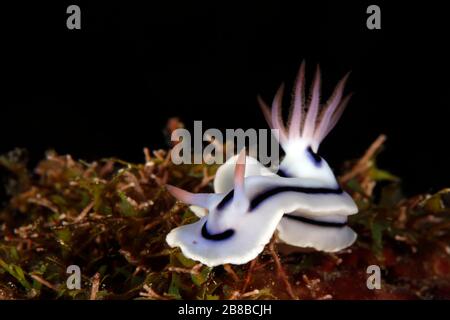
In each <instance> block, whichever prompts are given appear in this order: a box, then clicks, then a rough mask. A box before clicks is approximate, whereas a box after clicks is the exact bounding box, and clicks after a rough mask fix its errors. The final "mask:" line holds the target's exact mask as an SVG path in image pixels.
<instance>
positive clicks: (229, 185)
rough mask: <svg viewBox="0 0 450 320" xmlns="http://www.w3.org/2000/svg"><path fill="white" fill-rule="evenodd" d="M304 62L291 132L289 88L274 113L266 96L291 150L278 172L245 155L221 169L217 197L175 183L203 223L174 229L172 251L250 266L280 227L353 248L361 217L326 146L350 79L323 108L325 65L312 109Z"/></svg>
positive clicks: (298, 241)
mask: <svg viewBox="0 0 450 320" xmlns="http://www.w3.org/2000/svg"><path fill="white" fill-rule="evenodd" d="M304 70H305V66H304V63H302V65H301V67H300V72H299V76H298V78H297V81H296V85H295V88H294V94H293V102H292V106H291V112H290V116H289V121H288V124H289V125H288V128H286V127H285V125H284V124H283V121H282V118H281V110H280V106H281V99H282V95H283V90H282V87H281V88H280V89H279V90H278V92H277V94H276V96H275V99H274V101H273V104H272V109H271V110H269V108H268V107H267V105H266V104H265V103H264V102H263V101H262V99H260V98H259V102H260V105H261V107H262V110H263V113H264V115H265V117H266V119H267V121H268V123H269V125H270V127H271V128H272V129H278V130H279V142H280V145H281V147H282V148H283V150H284V152H285V157H284V159H283V160H282V161H281V163H280V167H279V171H278V174H275V173H273V172H272V171H270V170H269V169H267V168H266V167H264V166H263V165H262V164H261V163H259V162H258V161H257V160H256V159H254V158H251V157H249V156H245V150H242V151H241V153H240V154H239V155H238V156H234V157H232V158H230V159H228V160H227V162H226V163H225V164H223V165H222V166H221V167H219V169H218V170H217V173H216V177H215V180H214V190H215V193H208V194H206V193H200V194H193V193H189V192H187V191H184V190H181V189H179V188H176V187H173V186H167V188H168V190H169V192H170V193H171V194H172V195H173V196H174V197H176V198H177V199H178V200H180V201H183V202H185V203H188V204H191V209H192V211H193V212H194V213H195V214H196V215H197V216H198V217H199V218H200V220H199V221H197V222H195V223H192V224H189V225H184V226H181V227H178V228H175V229H173V230H172V231H171V232H170V233H169V234H168V235H167V238H166V240H167V243H168V244H169V245H170V246H171V247H180V248H181V251H182V252H183V254H184V255H185V256H187V257H188V258H191V259H193V260H198V261H200V262H201V263H203V264H205V265H208V266H217V265H221V264H226V263H231V264H243V263H246V262H248V261H250V260H252V259H254V258H255V257H256V256H257V255H258V254H259V253H261V251H262V250H263V249H264V246H265V245H266V244H267V243H268V242H269V241H270V239H271V237H272V235H273V233H274V232H275V230H278V238H279V239H280V240H281V241H282V242H285V243H287V244H289V245H293V246H298V247H310V248H315V249H317V250H323V251H328V252H335V251H339V250H341V249H343V248H346V247H348V246H350V245H351V244H352V243H353V242H354V241H355V239H356V233H355V232H354V231H353V230H352V229H351V228H350V227H348V226H347V217H348V216H349V215H352V214H355V213H357V212H358V208H357V206H356V204H355V203H354V201H353V199H352V198H351V197H350V196H349V195H348V194H347V193H346V192H344V191H343V190H342V189H341V188H340V186H339V184H338V182H337V180H336V177H335V176H334V174H333V172H332V170H331V168H330V167H329V166H328V164H327V162H326V161H325V159H323V158H322V157H320V156H319V155H318V154H317V151H318V149H319V145H320V143H321V141H322V140H323V139H324V138H325V136H326V135H327V134H328V133H329V132H330V131H331V130H332V129H333V127H334V126H335V125H336V123H337V121H338V120H339V118H340V116H341V114H342V112H343V110H344V108H345V106H346V104H347V102H348V100H349V98H350V96H349V95H348V96H346V97H345V98H343V90H344V85H345V82H346V79H347V76H345V77H344V78H343V79H342V80H341V81H340V82H339V83H338V85H337V86H336V89H335V90H334V93H333V94H332V96H331V98H330V99H329V100H328V102H327V103H326V105H325V106H323V107H321V106H320V101H319V96H320V72H319V68H317V72H316V75H315V79H314V82H313V85H312V88H311V90H310V91H311V93H310V98H309V104H308V106H306V103H305V98H304V96H305V94H304V78H305V77H304Z"/></svg>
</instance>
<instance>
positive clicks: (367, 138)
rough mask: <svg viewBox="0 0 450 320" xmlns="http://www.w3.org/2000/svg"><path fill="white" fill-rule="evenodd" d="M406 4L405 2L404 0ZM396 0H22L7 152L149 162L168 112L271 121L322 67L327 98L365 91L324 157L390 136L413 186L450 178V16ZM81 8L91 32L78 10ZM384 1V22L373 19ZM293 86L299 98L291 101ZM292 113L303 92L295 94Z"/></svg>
mask: <svg viewBox="0 0 450 320" xmlns="http://www.w3.org/2000/svg"><path fill="white" fill-rule="evenodd" d="M394 2H395V3H394ZM438 3H442V2H436V4H432V3H431V2H429V1H427V2H423V3H421V4H413V3H411V2H409V1H408V2H407V1H404V2H400V1H390V3H386V2H380V1H371V2H366V1H354V2H352V1H330V2H324V1H292V2H269V3H261V2H256V3H250V2H248V3H247V5H245V6H243V5H242V4H241V5H225V4H219V3H217V4H215V5H212V4H205V3H199V2H193V1H192V2H190V1H185V2H179V3H175V2H169V1H164V2H162V1H147V2H146V4H143V3H140V4H138V3H132V2H128V1H127V2H125V1H120V2H95V3H94V2H93V1H92V2H89V3H87V2H80V1H72V2H64V1H62V2H61V1H58V2H56V1H55V2H54V3H49V2H46V3H44V2H43V1H41V2H39V3H36V2H35V1H34V2H30V3H26V2H20V3H16V4H14V5H12V4H9V5H3V4H2V7H1V18H0V20H1V23H2V28H1V33H2V37H1V51H2V53H3V54H2V56H3V57H2V58H1V61H2V68H1V71H0V74H1V77H2V78H3V80H4V81H2V85H1V87H2V90H1V92H2V93H1V97H0V99H1V100H0V110H1V111H0V119H1V122H0V139H1V140H0V141H1V143H0V151H1V152H5V151H7V150H10V149H12V148H14V147H25V148H27V149H28V150H29V151H30V156H31V159H32V162H33V161H37V160H38V159H39V158H41V157H42V156H43V154H44V152H45V150H47V149H49V148H54V149H56V150H57V151H58V152H59V153H71V154H72V155H73V156H74V157H75V158H83V159H87V160H92V159H95V158H98V157H106V156H118V157H121V158H124V159H126V160H129V161H143V154H142V148H143V147H144V146H147V147H149V148H151V149H155V148H164V147H166V146H167V145H166V141H165V138H164V135H163V133H162V129H163V128H164V126H165V123H166V120H167V119H168V118H169V117H172V116H179V117H180V118H181V119H182V120H183V122H184V123H185V124H186V125H187V126H188V127H189V126H190V125H192V122H193V120H203V126H204V128H210V127H215V128H222V129H224V128H240V127H241V128H244V129H245V128H266V124H265V122H264V119H263V117H262V115H261V113H260V111H259V108H258V106H257V102H256V95H257V94H261V95H262V96H263V97H264V98H265V100H266V101H271V99H272V97H273V95H274V93H275V91H276V89H277V88H278V86H279V84H280V83H281V82H285V83H286V84H287V86H288V88H290V87H291V85H292V82H293V79H294V77H295V75H296V73H297V70H298V67H299V64H300V63H301V61H302V60H303V59H306V62H307V77H308V75H309V77H308V79H311V77H312V73H313V71H314V68H315V65H316V64H317V63H320V65H321V69H322V75H323V96H324V97H328V95H329V94H330V91H331V90H332V89H333V87H334V85H335V83H336V82H337V81H338V80H339V79H340V77H342V76H343V75H344V74H345V73H346V72H347V71H349V70H351V71H352V73H351V77H350V81H349V83H348V85H347V90H348V91H352V92H354V96H353V98H352V100H351V102H350V104H349V106H348V108H347V110H346V112H345V113H344V115H343V117H342V119H341V121H340V122H339V124H338V126H337V127H336V129H335V130H334V131H333V132H332V133H331V134H330V136H329V137H328V138H327V139H326V140H325V141H324V143H323V144H322V146H321V150H320V153H321V155H322V156H324V157H325V158H326V159H327V160H328V162H329V163H330V165H331V166H332V167H334V168H336V169H338V168H339V166H340V165H341V164H342V162H343V161H344V160H346V159H350V158H356V157H359V156H360V155H361V154H362V153H363V152H364V151H365V149H366V148H367V147H368V146H369V144H370V143H371V142H372V141H373V140H374V139H375V138H376V137H377V136H378V135H379V134H380V133H385V134H386V135H387V136H388V140H387V144H386V148H385V151H384V152H383V154H382V155H381V156H380V165H381V166H382V167H383V168H386V169H388V170H391V171H392V172H393V173H395V174H397V175H399V176H401V177H402V178H403V181H404V185H405V189H406V191H407V192H408V193H416V192H427V191H436V190H438V189H439V188H442V187H445V186H450V181H449V180H450V179H449V175H448V165H449V163H450V161H449V160H450V157H449V155H448V154H447V150H448V148H449V147H448V137H449V134H448V127H449V118H448V114H449V112H448V109H449V107H450V106H449V105H448V104H449V101H450V99H449V80H448V75H449V71H450V70H449V60H448V59H449V53H450V52H449V51H450V50H449V49H448V48H447V47H448V39H449V28H450V27H449V25H448V21H449V19H448V14H449V13H447V11H446V10H445V8H443V7H442V6H441V5H438ZM70 4H79V5H80V7H81V20H82V22H81V24H82V27H81V30H68V29H67V28H66V19H67V16H68V15H67V14H66V8H67V6H68V5H70ZM370 4H378V5H379V6H380V7H381V15H382V29H381V30H368V29H367V28H366V19H367V17H368V15H367V14H366V8H367V6H368V5H370ZM288 95H289V93H286V98H287V97H288ZM285 103H286V104H285V108H286V109H287V104H288V103H289V101H288V100H287V99H286V101H285Z"/></svg>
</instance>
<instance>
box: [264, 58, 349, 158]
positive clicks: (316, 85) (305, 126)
mask: <svg viewBox="0 0 450 320" xmlns="http://www.w3.org/2000/svg"><path fill="white" fill-rule="evenodd" d="M348 76H349V73H347V74H346V75H345V76H344V77H343V78H342V79H341V80H340V81H339V82H338V84H337V85H336V88H335V89H334V92H333V94H332V96H331V97H330V98H329V99H328V101H327V103H326V104H325V105H324V106H322V107H321V106H320V87H321V77H320V68H319V66H317V69H316V73H315V76H314V80H313V84H312V86H311V88H310V98H309V99H308V103H306V102H305V98H304V96H305V94H304V91H305V63H304V62H303V63H302V64H301V66H300V71H299V74H298V76H297V80H296V84H295V86H294V92H293V101H292V105H291V112H290V115H289V120H288V128H286V127H285V125H284V122H283V120H282V115H281V102H282V97H283V88H284V86H283V85H281V86H280V88H279V89H278V91H277V93H276V95H275V98H274V100H273V103H272V109H271V110H269V107H268V106H267V104H266V103H265V102H264V101H263V99H262V98H261V97H260V96H258V102H259V105H260V107H261V109H262V111H263V114H264V117H265V118H266V120H267V122H268V124H269V126H270V127H271V128H272V129H277V130H279V142H280V144H281V145H282V146H283V149H285V150H286V149H287V148H286V145H287V144H288V143H289V142H292V141H295V140H300V139H302V140H305V141H306V144H307V145H310V146H311V148H312V150H313V151H314V152H317V150H318V148H319V145H320V143H321V142H322V141H323V139H325V137H326V136H327V134H328V133H329V132H330V131H331V130H332V129H333V127H334V126H335V125H336V123H337V122H338V120H339V118H340V116H341V115H342V112H343V110H344V109H345V107H346V105H347V103H348V100H349V99H350V95H347V96H346V97H343V92H344V87H345V83H346V82H347V79H348Z"/></svg>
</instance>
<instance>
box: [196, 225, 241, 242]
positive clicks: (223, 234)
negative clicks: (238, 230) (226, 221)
mask: <svg viewBox="0 0 450 320" xmlns="http://www.w3.org/2000/svg"><path fill="white" fill-rule="evenodd" d="M233 234H234V230H233V229H228V230H225V231H224V232H221V233H216V234H211V233H209V231H208V228H206V222H205V223H204V224H203V227H202V237H203V238H205V239H207V240H213V241H221V240H226V239H228V238H230V237H232V236H233Z"/></svg>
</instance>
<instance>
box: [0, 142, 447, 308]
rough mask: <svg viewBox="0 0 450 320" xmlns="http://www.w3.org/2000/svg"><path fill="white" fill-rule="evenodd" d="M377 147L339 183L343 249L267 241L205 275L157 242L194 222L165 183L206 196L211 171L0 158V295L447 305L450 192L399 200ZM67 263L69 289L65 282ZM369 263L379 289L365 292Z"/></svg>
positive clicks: (151, 156)
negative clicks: (344, 194) (346, 237)
mask: <svg viewBox="0 0 450 320" xmlns="http://www.w3.org/2000/svg"><path fill="white" fill-rule="evenodd" d="M383 142H384V137H383V136H381V137H380V138H379V139H377V140H376V141H375V142H374V143H373V144H372V145H371V147H370V148H369V149H368V150H367V151H366V153H365V154H364V155H363V156H362V157H361V158H360V159H359V160H356V161H349V162H348V163H346V164H345V165H344V166H343V170H342V174H341V176H340V182H341V184H342V185H343V187H344V189H345V190H346V191H348V192H349V193H350V194H351V195H352V196H353V198H354V199H355V201H357V203H358V206H359V208H360V213H359V214H358V215H356V216H354V217H352V218H351V220H350V224H351V226H352V227H353V228H354V229H355V230H357V232H358V235H359V237H358V240H357V241H356V243H355V244H354V245H353V246H352V247H350V248H349V249H347V250H344V251H341V252H339V253H335V254H330V253H323V252H318V251H313V250H299V249H297V248H293V247H290V246H287V245H283V244H280V243H278V242H276V241H275V240H276V239H275V238H274V239H273V240H272V241H271V243H270V244H269V245H268V246H267V247H266V249H265V250H264V252H263V253H262V254H261V255H260V256H259V257H258V258H257V259H255V260H253V261H251V262H250V263H248V264H245V265H242V266H234V265H225V266H220V267H215V268H209V267H206V266H203V265H201V264H199V263H197V262H195V261H192V260H189V259H187V258H185V257H184V256H183V255H182V254H181V252H180V251H179V250H178V249H171V248H169V247H168V246H167V244H166V242H165V236H166V235H167V233H168V232H169V231H170V230H171V229H172V228H174V227H175V226H179V225H182V224H187V223H191V222H193V221H194V220H195V219H197V218H196V217H195V215H194V214H193V213H192V212H190V210H189V209H188V207H187V206H185V205H183V204H181V203H178V202H176V201H175V200H174V199H173V198H172V197H171V196H170V195H169V194H168V192H167V191H166V189H165V184H166V183H170V184H173V185H176V186H180V187H182V188H184V189H187V190H191V191H194V192H198V191H208V190H210V189H211V186H210V182H211V180H212V178H213V176H214V173H215V170H216V169H217V167H216V166H214V165H174V164H172V163H171V161H170V156H169V155H170V152H169V151H164V150H158V151H154V152H150V151H149V150H147V149H145V150H144V156H143V161H142V163H137V164H136V163H128V162H125V161H122V160H119V159H114V158H109V159H101V160H98V161H96V162H91V163H87V162H84V161H82V160H74V159H73V158H72V157H71V156H70V155H58V154H56V153H55V152H48V153H47V155H46V157H45V159H43V160H42V161H40V162H39V164H38V165H37V167H36V168H35V169H34V171H29V168H28V166H27V161H26V152H25V151H23V150H14V151H12V152H9V153H7V154H5V155H2V156H1V157H0V168H1V169H0V173H1V177H2V185H3V187H2V190H1V191H0V192H1V194H2V198H3V199H2V203H1V211H0V237H1V240H0V299H294V298H299V299H428V298H450V272H449V271H450V190H442V191H441V192H438V193H436V194H434V195H417V196H414V197H410V198H405V197H403V195H402V193H401V188H400V182H399V179H398V178H397V177H395V176H393V175H391V174H390V173H388V172H386V171H383V170H381V169H379V168H377V166H376V161H375V160H376V156H377V154H378V152H379V150H380V149H381V147H382V145H383ZM379 182H382V183H379ZM71 265H77V266H79V267H80V270H81V277H82V278H81V279H82V280H81V288H80V289H69V287H70V286H69V287H68V286H67V279H68V278H69V276H70V275H71V274H70V273H67V268H68V267H69V266H71ZM371 265H377V266H380V268H381V286H380V289H373V290H371V289H368V287H367V279H368V277H369V276H370V274H368V273H367V268H368V267H369V266H371Z"/></svg>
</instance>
